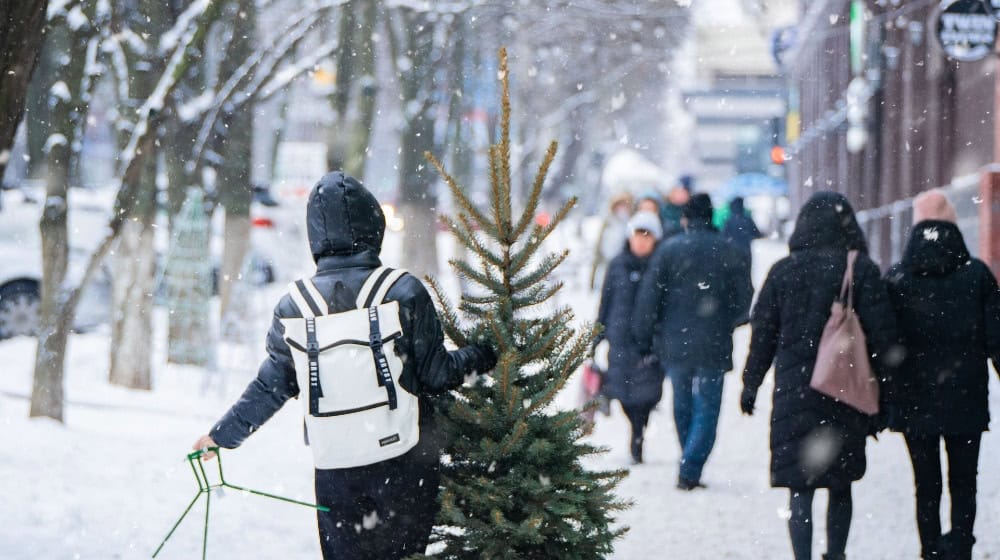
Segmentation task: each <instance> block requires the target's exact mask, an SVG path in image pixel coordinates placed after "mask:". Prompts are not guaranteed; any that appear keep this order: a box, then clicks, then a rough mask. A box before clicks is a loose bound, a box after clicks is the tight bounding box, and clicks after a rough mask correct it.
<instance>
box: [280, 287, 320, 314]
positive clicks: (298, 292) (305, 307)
mask: <svg viewBox="0 0 1000 560" xmlns="http://www.w3.org/2000/svg"><path fill="white" fill-rule="evenodd" d="M288 295H289V296H290V297H291V298H292V301H293V302H294V303H295V307H298V308H299V312H300V313H302V317H303V318H305V319H308V318H310V317H316V316H318V315H322V314H323V313H322V311H321V310H320V308H319V306H318V305H317V304H316V301H315V300H313V302H312V304H311V305H310V303H309V301H310V300H312V299H313V298H312V295H310V294H309V292H308V290H307V289H306V287H305V283H304V282H303V281H302V280H296V281H295V282H292V283H291V284H289V285H288Z"/></svg>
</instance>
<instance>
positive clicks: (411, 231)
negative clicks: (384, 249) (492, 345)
mask: <svg viewBox="0 0 1000 560" xmlns="http://www.w3.org/2000/svg"><path fill="white" fill-rule="evenodd" d="M402 23H403V37H405V41H406V42H405V45H403V49H404V52H406V54H407V55H408V57H409V62H410V67H409V68H408V69H405V70H404V71H402V72H401V73H400V75H401V81H402V83H401V87H400V90H401V93H402V95H401V98H400V102H401V103H402V106H403V113H404V115H405V118H406V124H405V125H404V126H403V132H402V137H401V138H400V152H401V153H400V161H399V184H400V187H401V190H400V192H399V213H400V214H401V216H402V217H403V219H404V220H405V227H406V230H405V231H406V233H405V235H404V236H403V252H402V260H403V262H402V265H403V266H404V267H406V268H407V269H409V270H411V271H413V272H414V273H415V274H417V275H418V276H423V275H426V274H431V275H433V274H437V260H438V259H437V216H436V213H435V210H436V207H437V198H436V196H435V193H434V189H433V187H434V180H435V179H434V176H433V174H432V173H431V167H430V166H429V165H428V164H427V160H426V159H425V157H424V153H425V152H428V151H432V150H434V148H435V145H434V109H435V105H434V100H433V97H434V96H433V90H432V88H433V80H431V79H430V77H431V76H432V75H433V73H434V69H435V62H436V60H435V57H434V56H433V55H434V51H435V49H434V35H435V28H434V24H433V23H432V22H431V21H429V19H428V18H427V16H426V14H422V13H417V12H410V11H406V10H404V11H403V22H402ZM397 58H398V57H397V56H394V57H393V59H394V60H395V59H397Z"/></svg>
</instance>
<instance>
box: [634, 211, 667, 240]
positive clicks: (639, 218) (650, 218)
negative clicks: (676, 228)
mask: <svg viewBox="0 0 1000 560" xmlns="http://www.w3.org/2000/svg"><path fill="white" fill-rule="evenodd" d="M638 230H644V231H648V232H649V233H651V234H653V239H655V240H657V241H659V240H660V238H661V237H663V224H661V223H660V217H659V216H657V215H656V214H654V213H652V212H636V213H635V215H634V216H632V219H631V220H629V221H628V232H629V235H631V234H633V233H635V232H636V231H638Z"/></svg>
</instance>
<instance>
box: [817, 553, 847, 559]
mask: <svg viewBox="0 0 1000 560" xmlns="http://www.w3.org/2000/svg"><path fill="white" fill-rule="evenodd" d="M823 560H847V555H846V554H824V555H823Z"/></svg>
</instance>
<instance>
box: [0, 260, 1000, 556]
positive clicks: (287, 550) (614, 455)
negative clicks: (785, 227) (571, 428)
mask: <svg viewBox="0 0 1000 560" xmlns="http://www.w3.org/2000/svg"><path fill="white" fill-rule="evenodd" d="M762 249H764V251H763V252H762V253H761V254H759V255H758V258H759V260H761V264H760V266H759V267H757V268H758V269H759V270H758V271H757V273H756V274H755V285H757V286H758V287H759V286H760V278H761V277H762V275H763V272H765V271H766V264H767V263H768V262H770V261H772V260H773V259H774V258H776V256H777V255H778V254H780V251H778V250H776V248H775V247H763V248H762ZM277 290H278V291H279V292H280V290H281V288H277ZM564 297H565V298H566V299H565V301H573V302H575V304H576V305H577V313H578V315H579V316H580V317H581V318H588V317H592V316H593V314H594V313H596V300H594V299H593V296H592V295H591V296H584V295H583V294H578V293H574V292H573V291H572V290H570V292H569V293H567V294H566V295H565V296H564ZM747 336H748V329H746V328H744V329H741V330H740V331H738V332H737V341H736V348H737V356H736V357H735V362H736V363H737V364H738V366H737V367H739V365H742V361H743V357H744V355H745V353H746V345H747ZM262 341H263V333H261V336H260V342H262ZM107 347H108V336H107V335H106V334H99V333H95V334H87V335H77V336H74V337H73V338H72V339H71V344H70V349H69V351H70V354H69V356H70V359H69V360H68V366H67V374H66V396H67V399H68V400H69V401H70V403H69V404H68V405H67V409H66V424H65V425H60V424H58V423H55V422H52V421H48V420H29V419H28V417H27V416H28V402H27V401H26V400H25V399H24V398H20V397H18V396H16V395H28V394H30V390H31V368H32V362H33V358H34V341H31V340H26V339H17V340H8V341H4V342H0V357H2V359H3V363H4V367H3V368H2V371H0V424H2V428H0V481H2V488H3V494H4V495H3V498H4V500H3V503H4V505H3V507H0V558H3V559H4V560H6V559H15V560H20V559H31V560H33V559H46V560H49V559H52V560H58V559H77V558H79V559H95V560H107V559H119V558H123V559H124V558H129V559H131V558H149V557H150V555H151V554H152V552H153V550H155V548H156V546H157V545H158V544H159V543H160V541H161V540H162V539H163V537H164V535H165V534H166V532H167V531H168V530H169V529H170V527H171V525H172V524H173V522H174V521H175V520H176V519H177V517H178V516H179V515H180V514H181V512H182V511H183V509H184V507H186V506H187V504H188V502H189V501H190V500H191V498H192V497H193V496H194V494H195V492H196V490H197V487H196V485H195V482H194V477H193V476H192V474H191V470H190V468H189V467H188V465H187V463H186V462H185V461H184V456H185V455H186V453H187V452H188V450H189V447H190V445H191V443H192V442H193V441H194V440H195V438H196V437H197V436H199V435H201V434H202V433H204V432H206V431H207V430H208V429H209V428H210V427H211V422H212V421H214V420H215V419H216V418H218V417H219V416H220V415H221V414H222V413H223V412H224V411H225V409H226V408H227V407H228V405H229V404H230V403H231V402H233V400H234V399H235V398H236V397H237V396H238V395H239V394H240V393H241V392H242V390H243V388H244V386H245V385H246V383H247V382H248V381H249V380H250V379H251V378H252V376H253V375H254V373H255V372H254V371H245V372H241V373H240V374H238V375H236V374H230V376H229V378H228V379H227V384H226V389H225V391H223V392H222V394H219V393H217V392H213V393H212V394H209V395H202V394H201V391H200V387H201V383H202V372H201V371H200V370H193V369H190V368H173V367H171V368H167V369H165V370H163V371H160V372H159V373H158V374H157V377H156V388H155V390H154V391H152V392H139V391H129V390H126V389H122V388H119V387H113V386H110V385H108V383H107V380H106V377H107V375H106V372H107V356H108V348H107ZM739 389H740V383H739V379H738V376H737V375H736V374H732V373H731V374H729V376H728V377H727V379H726V390H725V396H724V400H723V410H722V415H721V420H720V432H719V437H718V441H717V443H716V447H715V451H714V452H713V454H712V457H711V459H710V460H709V462H708V465H707V467H706V469H705V477H704V480H705V482H706V483H707V484H708V485H709V488H708V489H707V490H702V491H695V492H690V493H688V492H681V491H678V490H675V489H674V483H675V480H676V476H677V464H676V463H677V459H678V444H677V438H676V436H675V434H674V428H673V422H672V420H671V415H670V398H671V397H670V391H669V387H667V390H666V391H664V400H663V401H662V402H661V403H660V406H659V408H658V409H657V410H656V411H655V412H654V414H653V417H652V425H651V427H650V430H649V432H648V436H647V444H646V457H647V460H648V462H647V463H646V464H644V465H641V466H639V467H637V468H635V469H633V470H632V473H631V475H630V476H629V477H628V478H627V479H626V480H625V481H624V482H623V484H622V485H621V487H620V488H621V495H622V496H623V497H624V498H627V499H631V500H633V501H634V502H635V506H634V507H633V508H632V509H631V510H629V511H627V512H625V513H624V514H623V515H622V517H621V521H622V523H624V524H626V525H628V526H630V527H631V530H630V531H629V533H628V534H627V535H626V536H625V537H624V539H623V540H621V541H620V542H619V543H618V545H617V550H616V553H615V555H614V558H616V559H620V560H634V559H644V558H677V559H685V560H686V559H719V558H734V559H748V560H749V559H762V558H767V559H771V558H788V557H790V550H789V545H788V543H787V535H786V529H785V524H784V519H783V516H784V515H785V509H786V507H787V493H786V492H785V491H781V490H772V489H771V488H769V487H768V460H769V456H768V448H767V439H768V413H769V407H770V378H769V380H768V383H767V384H766V385H765V386H764V387H763V388H762V390H761V393H760V396H759V397H758V402H757V404H758V412H757V414H756V415H755V416H753V417H749V418H748V417H743V416H741V415H740V414H739V411H738V405H737V403H738V394H739ZM577 390H578V387H577V386H576V385H575V384H571V385H570V386H569V388H568V390H567V394H566V395H565V399H566V401H567V402H570V401H572V400H573V398H574V396H575V392H576V391H577ZM990 391H991V408H992V411H993V413H994V416H998V415H1000V383H998V382H997V380H996V378H995V377H994V378H992V379H991V381H990ZM75 402H79V403H81V404H79V405H78V404H73V403H75ZM83 403H89V404H83ZM299 406H300V403H299V402H298V401H293V402H290V403H289V404H288V405H287V406H286V407H285V408H284V409H283V410H281V411H280V412H279V413H278V414H277V415H276V416H275V417H274V419H272V421H271V422H270V423H269V424H267V425H266V426H265V427H264V428H262V429H261V430H260V431H259V432H257V433H256V434H255V435H254V436H253V437H251V438H250V440H248V441H247V443H246V444H245V445H244V446H243V447H242V448H241V449H239V450H236V451H232V452H226V453H225V455H224V460H225V467H226V478H227V480H229V481H230V482H232V483H234V484H238V485H242V486H246V487H249V488H253V489H258V490H263V491H266V492H271V493H276V494H280V495H284V496H289V497H291V498H295V499H300V500H304V501H311V500H312V496H313V490H312V472H311V471H312V466H311V458H310V456H309V451H308V449H307V448H306V447H305V446H303V445H302V440H301V431H302V424H301V423H302V418H301V411H300V409H299ZM996 422H997V420H994V426H996V425H997V424H996ZM591 439H592V441H594V442H596V443H598V444H602V445H606V446H609V447H610V448H611V451H610V452H609V453H608V454H606V455H604V456H602V457H599V458H596V459H594V461H593V463H592V464H593V466H595V467H598V468H618V467H623V466H626V465H627V464H628V451H627V445H626V443H627V422H626V421H625V419H624V416H623V415H622V414H621V411H620V409H619V408H618V407H617V405H615V407H614V413H613V415H612V416H611V417H610V418H604V417H599V418H598V425H597V428H596V430H595V433H594V434H593V436H591ZM869 442H870V444H869V446H868V465H869V467H868V475H867V476H866V477H865V478H864V480H862V481H861V482H860V483H859V484H857V485H855V491H854V496H855V505H854V523H853V525H852V528H851V538H850V541H849V544H848V555H849V557H850V558H852V559H854V560H857V559H861V560H879V559H884V560H897V559H915V558H917V553H918V544H917V534H916V527H915V523H914V520H913V498H912V474H911V470H910V466H909V462H908V460H907V457H906V452H905V447H904V445H903V443H902V438H901V437H900V436H899V435H896V434H884V435H883V436H882V437H881V440H880V441H879V442H874V441H872V440H869ZM210 467H211V468H213V469H214V464H212V465H210ZM980 471H981V473H982V474H981V475H980V479H979V482H980V489H979V515H978V519H977V523H976V535H977V537H978V538H979V543H978V544H977V546H976V555H975V558H977V559H1000V532H998V531H996V527H1000V435H997V434H996V433H995V432H994V433H990V432H988V433H986V434H985V437H984V439H983V448H982V456H981V459H980ZM209 472H210V473H211V472H214V471H209ZM819 496H820V498H819V499H818V500H817V504H816V506H815V512H816V513H817V514H818V515H816V523H817V526H816V531H815V538H814V540H815V543H816V551H817V552H816V557H817V558H818V555H819V553H821V552H823V551H824V547H823V544H822V539H823V538H824V514H823V511H824V510H825V495H824V494H823V493H820V494H819ZM945 507H947V500H946V501H945ZM203 522H204V506H203V505H199V506H196V507H195V508H194V509H193V510H192V512H191V514H189V517H188V519H186V520H185V521H184V524H183V525H182V526H181V527H180V528H179V529H178V531H177V533H176V534H175V535H174V536H173V538H172V539H171V540H170V542H168V543H167V545H166V547H165V548H164V550H163V552H162V553H161V554H160V556H159V558H162V559H164V560H170V559H190V558H197V557H199V555H200V548H201V528H202V524H203ZM946 524H947V523H946ZM208 556H209V558H213V559H227V558H233V559H235V558H240V559H244V558H288V559H295V560H297V559H315V558H319V547H318V544H317V542H316V529H315V515H314V513H313V512H312V511H311V510H309V509H306V508H303V507H300V506H295V505H291V504H285V503H281V502H276V501H273V500H269V499H266V498H261V497H258V496H243V495H236V494H235V493H233V492H230V493H229V494H228V495H227V496H226V497H225V498H224V499H221V500H217V499H215V497H214V496H213V500H212V517H211V520H210V527H209V542H208Z"/></svg>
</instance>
